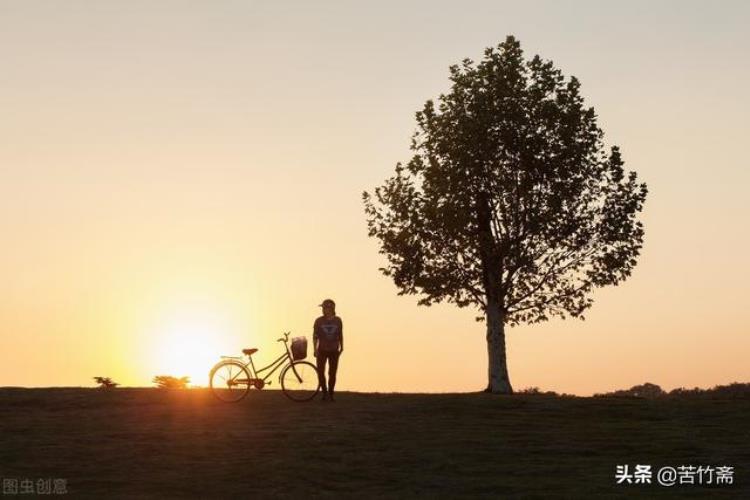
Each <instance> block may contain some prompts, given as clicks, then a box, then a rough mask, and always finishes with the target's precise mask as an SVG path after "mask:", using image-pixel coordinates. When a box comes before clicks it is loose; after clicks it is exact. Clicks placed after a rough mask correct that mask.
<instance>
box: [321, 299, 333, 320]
mask: <svg viewBox="0 0 750 500" xmlns="http://www.w3.org/2000/svg"><path fill="white" fill-rule="evenodd" d="M320 307H322V308H323V316H325V317H327V318H331V317H333V316H336V303H335V302H334V301H332V300H331V299H326V300H324V301H323V302H322V303H321V304H320Z"/></svg>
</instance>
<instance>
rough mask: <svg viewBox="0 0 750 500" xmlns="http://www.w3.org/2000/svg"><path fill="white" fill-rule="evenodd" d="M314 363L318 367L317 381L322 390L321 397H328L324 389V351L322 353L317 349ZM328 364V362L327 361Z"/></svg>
mask: <svg viewBox="0 0 750 500" xmlns="http://www.w3.org/2000/svg"><path fill="white" fill-rule="evenodd" d="M315 361H316V365H317V368H318V382H320V388H321V389H322V390H323V399H324V400H325V399H328V390H327V389H326V376H325V368H326V355H325V353H322V352H320V351H318V357H317V358H315ZM329 366H330V363H329Z"/></svg>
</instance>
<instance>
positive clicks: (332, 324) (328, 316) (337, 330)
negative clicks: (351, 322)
mask: <svg viewBox="0 0 750 500" xmlns="http://www.w3.org/2000/svg"><path fill="white" fill-rule="evenodd" d="M320 307H322V308H323V315H322V316H321V317H319V318H318V319H316V320H315V323H314V324H313V347H314V353H315V359H316V364H317V366H318V379H319V380H320V387H321V389H323V401H333V400H334V399H333V390H334V388H335V387H336V372H337V371H338V368H339V356H341V353H342V352H344V327H343V323H342V322H341V318H339V317H338V316H336V303H335V302H334V301H333V300H331V299H325V300H324V301H323V302H322V303H321V304H320ZM326 363H328V385H327V386H326V376H325V367H326Z"/></svg>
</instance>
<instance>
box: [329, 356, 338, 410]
mask: <svg viewBox="0 0 750 500" xmlns="http://www.w3.org/2000/svg"><path fill="white" fill-rule="evenodd" d="M338 369H339V353H338V352H332V353H331V354H329V357H328V394H329V395H330V398H331V400H333V388H334V387H336V372H337V371H338Z"/></svg>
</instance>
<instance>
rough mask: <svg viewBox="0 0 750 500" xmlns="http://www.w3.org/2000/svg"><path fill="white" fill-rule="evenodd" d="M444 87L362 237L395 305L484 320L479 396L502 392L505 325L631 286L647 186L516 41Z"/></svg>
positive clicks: (577, 98)
mask: <svg viewBox="0 0 750 500" xmlns="http://www.w3.org/2000/svg"><path fill="white" fill-rule="evenodd" d="M450 81H451V82H452V85H451V88H450V91H449V92H448V93H446V94H441V95H440V96H439V98H438V99H437V102H434V101H433V100H428V101H427V102H426V103H425V105H424V107H423V109H422V110H421V111H419V112H418V113H417V114H416V120H417V129H416V132H415V133H414V136H413V138H412V143H411V149H412V151H413V153H414V154H413V156H412V158H411V160H409V162H408V163H406V164H405V165H404V164H401V163H399V164H397V165H396V170H395V174H394V175H393V177H391V178H389V179H387V180H386V181H385V183H384V184H383V185H382V186H380V187H377V188H376V189H375V190H374V192H373V193H368V192H365V193H364V195H363V197H364V203H365V211H366V214H367V223H368V228H369V234H370V236H373V237H375V238H377V239H378V240H379V243H380V247H381V248H380V251H381V253H382V254H384V255H385V256H386V258H387V265H386V266H385V267H383V268H382V269H381V271H382V272H383V273H384V274H385V275H387V276H389V277H391V278H392V279H393V281H394V282H395V284H396V286H397V287H398V289H399V294H416V295H418V296H420V298H419V304H421V305H430V304H433V303H436V302H441V301H448V302H452V303H454V304H456V305H457V306H459V307H466V306H475V307H476V308H478V309H479V310H480V311H481V313H482V314H481V315H480V317H479V318H478V319H480V320H485V321H486V327H487V328H486V332H487V355H488V365H489V366H488V373H487V375H488V383H487V388H486V390H487V391H489V392H493V393H506V394H508V393H512V392H513V390H512V386H511V383H510V378H509V377H508V369H507V362H506V352H505V327H506V326H514V325H518V324H523V323H526V324H531V323H536V322H541V321H546V320H548V319H549V318H551V317H554V316H558V317H561V318H566V317H573V318H581V319H583V313H584V311H586V310H587V309H588V308H589V307H591V305H592V303H593V300H592V298H591V294H592V291H593V290H594V288H596V287H603V286H605V285H617V284H619V283H620V282H622V281H623V280H625V279H626V278H627V277H628V276H630V274H631V272H632V270H633V268H634V266H635V265H636V258H637V256H638V255H639V253H640V250H641V247H642V244H643V234H644V231H643V225H642V223H641V222H640V221H639V220H638V215H639V213H640V212H641V210H642V207H643V203H644V201H645V199H646V193H647V189H646V185H645V184H644V183H640V182H638V180H637V177H636V174H635V172H627V173H626V172H625V171H624V169H623V165H624V164H623V160H622V157H621V155H620V151H619V149H618V148H617V147H616V146H611V147H607V146H606V145H605V144H604V135H603V132H602V130H601V129H600V128H599V126H598V124H597V116H596V113H595V112H594V109H593V108H592V107H587V106H586V105H585V104H584V100H583V97H582V96H581V93H580V83H579V81H578V80H577V79H576V78H575V77H570V78H566V77H565V76H564V75H563V74H562V73H561V71H560V70H559V69H557V68H555V67H554V66H553V64H552V62H551V61H546V60H543V59H541V58H540V57H539V56H534V57H533V58H531V59H526V58H525V57H524V54H523V51H522V50H521V46H520V43H519V42H518V41H517V40H516V39H515V38H514V37H512V36H509V37H507V39H506V40H505V41H504V42H503V43H501V44H499V45H498V46H497V47H494V48H488V49H486V50H485V52H484V58H483V59H482V60H481V61H480V62H478V63H475V62H473V61H472V60H470V59H465V60H464V61H463V62H462V64H460V65H454V66H451V67H450Z"/></svg>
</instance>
